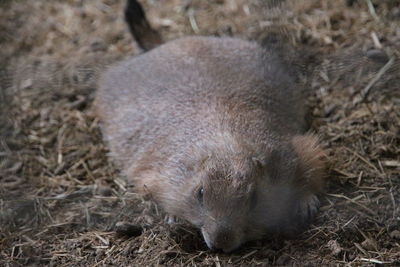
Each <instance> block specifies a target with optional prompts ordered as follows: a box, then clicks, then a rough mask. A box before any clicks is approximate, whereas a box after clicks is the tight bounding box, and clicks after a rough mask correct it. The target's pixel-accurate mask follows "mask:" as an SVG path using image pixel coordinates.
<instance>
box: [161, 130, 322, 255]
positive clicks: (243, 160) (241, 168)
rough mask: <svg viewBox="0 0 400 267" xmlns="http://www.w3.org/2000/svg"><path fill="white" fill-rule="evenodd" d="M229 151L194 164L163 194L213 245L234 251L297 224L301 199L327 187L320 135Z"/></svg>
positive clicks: (166, 203) (168, 206) (170, 207)
mask: <svg viewBox="0 0 400 267" xmlns="http://www.w3.org/2000/svg"><path fill="white" fill-rule="evenodd" d="M221 152H223V153H221ZM226 152H227V151H219V153H211V154H210V155H209V156H205V157H203V158H202V159H201V160H198V161H197V163H193V165H191V166H190V167H189V168H188V169H186V170H185V173H186V178H184V179H179V180H176V181H175V182H174V183H176V184H175V186H174V188H175V190H173V191H166V193H165V194H164V198H163V200H164V207H165V209H166V210H167V212H170V213H172V214H174V215H177V216H179V217H181V218H184V219H186V220H188V221H189V222H191V223H192V224H193V225H195V226H197V227H198V228H200V230H201V233H202V235H203V237H204V240H205V242H206V243H207V246H208V247H209V248H210V249H219V250H223V251H224V252H230V251H233V250H235V249H236V248H238V247H239V246H240V245H241V244H243V243H244V242H246V241H249V240H255V239H260V238H263V237H265V235H266V234H268V233H269V232H274V231H279V230H282V229H281V227H284V226H285V224H292V223H293V224H294V222H291V219H292V218H293V217H291V214H292V213H295V212H294V210H295V209H296V203H297V202H298V201H297V200H299V201H300V198H301V197H302V195H303V194H307V193H309V192H310V191H311V192H317V191H318V190H319V189H320V187H321V186H322V183H321V175H320V170H321V167H322V165H321V162H320V156H321V151H320V150H319V149H318V148H317V146H316V139H315V138H314V137H310V136H302V137H296V138H294V139H293V140H291V141H288V142H282V143H280V144H279V146H275V147H274V148H273V149H271V150H270V151H269V152H268V155H262V156H261V155H254V154H251V153H248V151H246V152H247V153H245V152H244V151H243V152H240V153H234V154H229V153H226ZM163 200H161V202H163Z"/></svg>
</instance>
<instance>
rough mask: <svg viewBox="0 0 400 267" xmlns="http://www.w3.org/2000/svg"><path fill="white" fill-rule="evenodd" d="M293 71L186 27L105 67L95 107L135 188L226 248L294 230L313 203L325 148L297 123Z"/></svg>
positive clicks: (300, 110)
mask: <svg viewBox="0 0 400 267" xmlns="http://www.w3.org/2000/svg"><path fill="white" fill-rule="evenodd" d="M133 4H135V5H137V2H136V1H128V6H127V9H129V8H132V5H133ZM139 7H140V6H139ZM135 8H138V7H137V6H135ZM140 8H141V7H140ZM142 13H143V12H142ZM126 14H129V12H126ZM127 16H128V15H127ZM141 20H145V17H144V13H143V15H142V17H141V18H139V19H138V20H137V21H141ZM127 21H128V23H129V21H134V20H129V19H127ZM132 23H136V22H132ZM140 25H144V24H143V23H142V24H140ZM130 27H131V31H132V33H133V35H134V37H135V38H136V39H140V38H146V37H145V35H143V36H144V37H143V36H142V35H141V34H140V31H138V30H137V29H136V30H135V29H133V30H132V28H133V27H132V25H130ZM145 27H149V25H148V24H146V25H145ZM141 30H143V29H141ZM143 31H145V30H143ZM156 39H157V42H158V41H159V40H160V39H159V38H156ZM139 43H141V44H146V40H141V42H139ZM150 43H151V42H150ZM155 46H156V45H153V44H150V45H142V48H143V49H144V50H149V49H151V48H153V47H155ZM294 71H295V70H294V69H292V67H291V65H290V64H287V63H286V62H285V61H283V60H281V58H280V57H279V56H278V55H276V54H274V52H273V51H271V50H268V49H265V48H264V47H262V46H260V45H259V44H257V43H255V42H250V41H245V40H240V39H235V38H216V37H185V38H182V39H178V40H174V41H171V42H168V43H165V44H162V45H160V46H158V47H156V48H153V49H151V50H149V51H147V52H145V53H143V54H141V55H138V56H135V57H131V58H129V59H127V60H125V61H123V62H120V63H118V64H116V65H114V66H113V67H111V68H109V69H108V71H106V72H105V73H104V75H103V76H102V77H101V79H100V81H99V88H98V93H97V97H96V101H95V109H96V111H97V114H98V116H99V117H100V119H101V121H102V131H103V135H104V137H105V139H106V141H107V142H108V144H109V146H110V151H111V155H112V157H113V158H114V159H115V161H116V162H117V163H118V164H119V166H120V167H121V169H122V170H123V171H124V172H125V173H126V175H127V177H128V180H129V182H131V183H133V184H134V186H135V188H136V190H138V191H139V192H142V193H146V194H147V193H150V194H151V195H152V197H153V198H154V200H155V201H156V202H157V203H158V204H159V205H160V206H161V207H162V208H163V209H164V210H165V211H166V212H167V213H169V214H171V215H175V216H177V217H180V218H182V219H185V220H187V221H189V222H190V223H192V224H193V225H195V226H196V227H198V228H199V229H200V230H201V233H202V235H203V237H204V240H205V242H206V244H207V246H208V247H209V248H210V249H218V250H222V251H224V252H231V251H233V250H235V249H236V248H238V247H239V246H240V245H241V244H243V243H244V242H246V241H249V240H254V239H260V238H263V237H265V236H266V235H269V234H275V233H279V234H283V235H293V234H295V233H297V232H298V231H300V230H301V229H303V227H304V226H305V225H307V223H308V222H309V221H310V219H312V217H313V216H314V214H315V213H316V211H317V209H318V199H317V197H316V194H318V193H319V192H320V191H321V190H322V187H323V163H322V161H321V155H322V153H323V152H322V150H321V148H320V147H319V146H318V144H317V140H316V138H315V137H314V136H312V135H309V134H306V133H305V132H306V130H307V129H306V123H305V119H304V116H305V112H304V96H303V88H301V86H300V85H299V84H298V83H297V82H296V79H295V78H294V75H293V73H294Z"/></svg>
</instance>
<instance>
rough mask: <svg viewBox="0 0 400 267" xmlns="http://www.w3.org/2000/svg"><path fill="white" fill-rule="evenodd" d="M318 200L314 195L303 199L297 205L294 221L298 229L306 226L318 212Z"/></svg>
mask: <svg viewBox="0 0 400 267" xmlns="http://www.w3.org/2000/svg"><path fill="white" fill-rule="evenodd" d="M319 206H320V203H319V200H318V197H317V196H316V195H314V194H311V195H309V196H307V197H304V198H303V199H302V200H301V201H300V202H299V204H298V208H297V212H296V217H297V218H296V219H297V220H298V224H299V226H300V227H305V226H306V225H308V224H309V223H310V222H311V221H312V220H313V218H314V217H315V215H316V214H317V212H318V210H319Z"/></svg>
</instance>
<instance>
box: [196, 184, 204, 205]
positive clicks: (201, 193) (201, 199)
mask: <svg viewBox="0 0 400 267" xmlns="http://www.w3.org/2000/svg"><path fill="white" fill-rule="evenodd" d="M203 194H204V188H203V187H200V188H199V190H198V191H197V199H198V200H199V202H200V203H203Z"/></svg>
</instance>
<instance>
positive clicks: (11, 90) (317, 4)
mask: <svg viewBox="0 0 400 267" xmlns="http://www.w3.org/2000/svg"><path fill="white" fill-rule="evenodd" d="M122 2H123V1H109V0H102V1H78V0H64V1H4V2H1V3H0V31H1V33H2V34H1V36H0V44H1V51H0V62H1V64H0V82H1V84H0V89H1V93H0V101H1V102H0V104H1V105H0V112H1V116H0V227H1V232H0V265H2V266H22V265H23V266H26V265H31V266H38V265H50V266H107V265H110V264H114V265H118V266H152V265H168V266H171V265H196V266H235V265H236V266H239V265H243V266H246V265H263V266H268V265H297V266H306V265H307V266H328V265H329V266H330V265H332V266H336V265H342V264H350V265H363V266H368V265H371V266H373V265H376V264H378V265H380V264H389V265H395V264H400V261H399V259H400V245H399V244H400V240H399V234H398V229H399V225H400V219H399V218H400V205H399V200H400V100H399V81H400V71H399V70H400V64H399V57H400V49H399V48H400V32H399V14H400V3H399V2H398V1H327V0H324V1H313V0H309V1H298V4H296V5H295V6H292V5H290V4H288V5H282V3H279V1H278V2H277V1H275V3H273V4H271V5H270V6H269V9H268V8H265V5H263V3H262V1H256V0H254V1H244V0H221V1H215V2H213V3H208V2H207V1H200V0H193V1H183V0H168V1H142V2H143V3H144V4H145V8H146V10H147V12H148V17H149V18H150V20H151V22H152V23H153V25H155V27H156V28H157V29H159V30H160V31H161V33H162V34H163V35H164V36H165V38H166V39H174V38H176V37H179V36H183V35H188V34H203V35H220V36H227V35H228V36H229V35H234V36H242V37H247V38H257V32H259V31H260V29H266V28H269V27H270V26H271V24H274V23H275V24H276V23H278V22H277V21H278V20H279V23H281V24H282V25H284V26H285V27H287V28H290V32H291V34H293V36H295V39H296V40H297V42H299V43H302V44H305V45H306V47H307V48H308V49H309V50H312V51H315V53H316V54H318V55H321V56H324V57H325V58H327V59H328V60H331V61H335V60H336V61H339V62H341V63H342V65H344V66H345V68H343V67H341V66H340V64H339V65H335V64H333V65H332V63H329V62H328V63H326V64H325V65H322V66H328V67H327V68H326V69H325V68H323V67H321V68H319V69H318V70H317V72H313V73H312V75H313V78H315V77H316V78H318V79H313V81H312V82H311V86H312V87H313V89H314V91H315V93H314V94H313V95H312V96H311V97H310V101H309V106H310V107H312V114H313V120H312V129H313V130H314V131H316V132H317V133H318V134H319V135H320V137H321V140H322V141H323V143H324V146H325V147H326V148H327V149H328V152H329V153H328V157H329V159H330V162H331V164H330V171H329V177H330V179H329V183H328V188H327V194H326V195H325V196H323V197H322V208H321V212H320V213H319V215H318V217H317V219H316V221H315V222H314V224H313V225H312V226H311V227H310V229H309V230H308V231H307V232H306V233H304V234H303V235H301V236H299V237H298V238H297V239H295V240H264V241H256V242H252V243H249V244H248V245H246V246H244V247H243V248H241V249H240V250H239V251H238V252H235V253H234V254H231V255H225V254H215V253H211V252H209V251H208V250H207V248H206V246H205V244H204V243H203V241H202V240H201V237H200V235H199V233H198V232H197V231H196V230H194V229H192V228H191V227H190V226H187V225H186V224H184V223H178V224H176V225H168V224H167V223H165V222H164V219H163V214H162V211H160V210H158V208H157V207H156V206H155V205H154V204H153V203H151V202H149V201H147V200H146V199H142V198H141V197H140V196H138V195H136V194H133V193H130V191H129V188H126V187H127V186H126V184H125V183H124V181H123V179H122V178H121V177H120V175H119V173H118V171H117V170H116V169H115V168H114V166H113V165H112V164H111V163H110V162H109V161H108V160H107V148H106V147H105V145H104V144H103V142H102V138H101V134H100V132H99V128H98V120H97V118H96V117H95V116H94V114H92V111H91V103H92V100H93V97H94V92H95V87H96V79H97V77H98V74H99V73H100V72H101V71H102V70H103V69H104V68H105V67H106V66H107V65H108V64H110V63H112V62H115V61H117V60H120V59H122V58H124V57H126V56H127V55H131V54H135V53H137V52H138V50H137V47H136V45H135V44H134V43H133V42H132V40H131V37H130V36H129V33H128V30H127V28H126V27H125V25H124V23H123V18H122V8H123V3H122ZM350 2H353V3H352V5H351V6H347V4H346V3H350ZM299 3H300V4H299ZM282 14H284V17H285V20H281V19H280V18H281V17H282ZM371 48H383V49H384V50H385V51H386V53H387V54H388V56H389V58H390V59H391V65H390V66H389V67H386V69H384V70H383V71H381V72H380V70H382V67H383V66H382V65H379V66H378V65H377V67H376V68H373V69H367V70H365V71H364V70H363V71H359V72H357V71H353V70H352V71H349V70H350V69H356V70H359V66H360V64H358V65H357V64H356V65H355V66H357V67H354V66H352V68H349V65H351V64H352V63H353V62H356V63H357V62H360V61H358V59H359V55H360V54H357V53H358V52H360V51H361V52H365V51H367V50H368V49H371ZM355 51H356V52H355ZM357 51H358V52H357ZM383 65H384V64H383ZM340 70H344V71H340ZM338 74H341V75H338ZM339 76H340V77H339ZM121 222H124V223H121ZM116 224H117V226H116V227H115V225H116ZM115 231H118V232H119V233H120V234H121V233H122V234H121V235H118V234H116V233H115ZM124 233H125V235H126V233H129V234H130V235H132V236H131V237H125V235H124Z"/></svg>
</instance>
